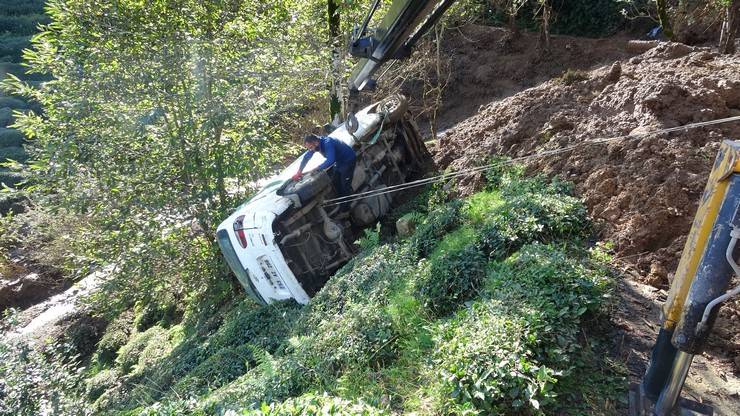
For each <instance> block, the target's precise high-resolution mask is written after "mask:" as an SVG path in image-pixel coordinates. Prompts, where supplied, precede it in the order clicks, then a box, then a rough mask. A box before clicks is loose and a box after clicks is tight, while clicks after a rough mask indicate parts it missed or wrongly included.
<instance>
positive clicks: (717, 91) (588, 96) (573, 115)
mask: <svg viewBox="0 0 740 416" xmlns="http://www.w3.org/2000/svg"><path fill="white" fill-rule="evenodd" d="M502 37H505V32H503V31H500V30H496V29H492V30H491V29H485V28H480V27H472V28H466V29H464V30H462V31H461V33H460V35H459V36H451V39H449V40H448V43H447V46H446V47H447V48H450V50H451V51H454V54H455V62H460V61H462V62H470V61H471V60H473V59H475V60H476V63H477V66H473V67H477V68H490V69H488V70H486V74H487V75H486V76H487V77H489V78H499V79H504V80H509V79H519V80H520V81H518V82H516V83H514V84H513V85H510V88H514V89H515V90H516V91H520V92H516V93H514V94H512V95H510V96H506V97H503V98H499V95H500V94H501V89H500V87H498V88H497V87H496V83H494V84H493V86H494V88H493V89H492V90H483V89H481V88H480V85H481V80H480V79H479V78H478V77H476V76H474V74H473V73H472V72H473V71H470V69H466V68H465V67H459V68H458V67H455V68H454V69H453V70H452V71H453V72H452V73H453V78H454V79H455V80H456V82H454V83H451V84H450V92H449V93H448V97H449V98H448V99H447V104H445V105H446V106H449V107H452V108H455V107H456V108H457V110H456V111H452V113H451V115H448V113H445V112H442V113H441V115H440V120H439V123H440V125H441V127H442V128H443V129H444V131H443V133H442V134H441V135H440V140H439V143H438V144H437V145H436V146H435V149H436V151H435V154H436V156H435V158H436V161H437V163H438V164H439V165H440V167H443V168H448V169H452V170H457V169H464V168H467V167H470V166H476V165H480V164H482V163H483V161H486V160H489V158H490V157H492V156H499V155H506V156H508V157H512V158H515V157H520V156H526V155H530V154H533V153H537V152H541V151H547V150H552V149H559V148H563V147H566V146H571V145H577V144H578V143H582V142H584V141H586V140H592V139H598V138H608V137H615V136H621V135H626V134H630V133H638V132H644V131H650V130H655V129H661V128H668V127H676V126H681V125H685V124H689V123H694V122H701V121H707V120H713V119H717V118H723V117H733V116H738V115H740V57H738V55H730V56H727V55H719V54H717V53H716V52H713V51H712V50H711V49H710V48H701V47H689V46H686V45H683V44H671V43H663V44H660V45H658V46H657V47H654V48H651V49H649V50H647V51H645V52H644V53H641V54H639V53H637V52H638V51H635V50H634V49H632V48H630V46H629V45H628V44H627V40H626V39H619V38H617V39H609V40H588V39H586V40H580V39H576V38H569V37H560V38H558V39H556V40H555V45H556V46H555V48H553V50H552V51H551V56H549V57H548V60H547V62H548V64H543V63H539V62H540V60H539V59H538V58H537V54H536V53H535V52H533V51H529V50H526V49H524V48H521V47H520V48H518V51H515V52H513V53H514V55H515V58H514V59H513V61H514V62H516V63H518V64H516V65H512V66H511V67H509V66H506V65H503V64H502V63H503V62H504V61H506V56H507V53H506V52H502V51H500V50H498V51H491V52H483V53H482V52H481V51H480V47H479V46H478V45H480V44H497V43H496V42H497V41H500V39H501V38H502ZM520 42H524V40H520ZM530 42H534V39H530ZM530 44H531V43H530ZM633 55H634V56H633ZM630 56H632V57H630ZM620 57H621V58H622V59H619V58H620ZM487 60H488V61H490V62H489V63H488V64H487V63H486V61H487ZM528 62H533V64H532V65H528V64H527V63H528ZM550 62H553V63H554V64H553V65H549V63H550ZM568 62H574V64H573V66H572V67H570V66H568V65H569V64H568ZM589 67H590V68H589ZM468 68H470V67H468ZM512 68H513V69H512ZM456 70H460V71H462V75H460V74H458V75H454V74H455V72H454V71H456ZM522 71H525V72H526V73H529V74H531V75H532V76H533V77H534V78H535V79H541V78H543V77H546V76H547V75H548V73H549V74H553V75H555V76H554V77H553V78H552V79H550V80H548V81H545V82H542V83H539V84H536V85H534V86H533V87H531V88H528V85H531V83H532V82H533V81H530V79H528V78H526V77H524V78H523V79H524V81H522V77H521V76H519V77H518V76H517V74H520V73H522ZM500 82H503V81H500ZM465 91H476V94H475V95H473V97H479V98H475V101H474V102H473V103H472V105H470V104H471V103H470V102H466V100H461V99H460V97H462V96H465V94H464V93H463V94H462V95H461V92H465ZM485 97H489V98H488V100H489V101H488V102H487V103H483V102H485V101H486V98H485ZM466 104H467V105H466ZM462 112H466V113H467V115H468V116H467V117H465V116H461V115H460V113H462ZM463 114H464V113H463ZM738 137H740V123H737V122H734V123H727V124H721V125H716V126H708V127H702V128H699V129H692V130H688V131H682V132H676V133H670V134H661V135H655V136H652V137H649V138H645V139H642V140H624V141H618V142H613V143H609V144H606V145H589V146H583V147H580V148H576V149H575V150H574V151H572V152H566V153H562V154H557V155H553V156H548V157H546V158H539V159H534V160H531V161H527V162H526V163H527V170H528V171H529V172H531V173H535V172H538V173H544V174H546V175H558V176H559V177H561V178H564V179H567V180H569V181H572V182H573V183H574V184H575V191H576V194H577V195H579V196H580V197H582V198H583V200H584V202H585V205H586V207H587V209H588V212H589V216H590V218H592V219H593V221H594V223H595V227H596V229H597V230H598V231H597V233H598V235H599V238H600V239H603V240H604V241H608V242H610V244H612V247H613V253H614V255H615V257H616V259H617V261H616V262H615V263H614V265H615V266H616V267H618V268H619V269H621V270H622V271H623V273H624V276H623V277H624V279H626V280H627V282H628V283H625V285H620V286H619V288H618V292H617V294H618V296H619V298H620V299H621V300H622V302H621V303H622V304H623V305H624V306H625V309H624V310H622V311H620V313H619V314H618V317H616V319H615V320H614V325H615V326H616V327H619V328H621V330H620V331H617V332H616V333H615V334H614V336H615V337H616V338H615V339H619V340H621V341H620V342H624V343H626V344H625V345H627V346H628V348H629V349H631V351H630V352H629V353H628V354H625V355H624V356H625V357H628V358H627V361H628V365H629V366H630V370H631V377H632V379H633V380H634V381H637V380H639V379H640V378H641V377H642V374H643V372H644V370H645V368H646V364H647V359H648V357H649V348H650V346H651V345H652V344H651V342H645V339H650V340H652V339H653V338H654V336H655V333H656V330H657V328H658V326H657V323H658V322H659V313H658V312H659V311H658V307H659V306H660V304H661V303H662V299H664V296H665V292H664V291H665V290H667V289H668V287H669V284H670V281H671V279H672V275H673V272H674V270H675V268H676V266H677V264H678V260H679V258H680V256H681V251H682V250H683V246H684V243H685V241H686V236H687V234H688V231H689V229H690V227H691V223H692V221H693V218H694V213H695V211H696V207H697V205H698V202H699V198H700V196H701V194H702V192H703V190H704V186H705V184H706V180H707V177H708V174H709V171H710V169H711V167H712V161H713V160H714V158H715V156H716V152H717V148H718V146H719V142H720V140H722V139H733V138H738ZM482 183H483V181H482V177H481V176H480V175H478V176H473V177H468V178H466V179H463V180H461V181H460V183H459V184H458V186H457V192H458V195H462V196H464V195H468V194H470V193H471V192H474V191H475V190H476V189H479V188H480V186H481V185H482ZM633 282H634V283H633ZM641 283H646V284H648V285H650V286H652V287H654V288H655V289H651V288H650V287H649V286H648V287H644V286H642V285H641ZM638 294H639V295H638ZM738 321H740V302H738V301H737V300H734V301H730V302H728V305H726V306H725V307H724V310H723V311H722V313H721V318H720V320H719V323H718V325H717V330H716V333H715V335H714V336H713V338H712V340H711V341H710V344H711V346H710V348H709V351H708V355H707V356H706V358H704V357H702V358H700V360H701V362H702V363H701V364H699V365H698V366H696V367H697V368H701V369H704V370H703V371H702V370H695V372H694V373H693V375H692V376H691V377H690V379H689V381H690V383H692V378H693V379H694V380H699V382H694V386H695V387H696V388H697V393H696V397H699V396H702V394H701V392H703V391H711V392H713V393H714V394H715V397H714V398H711V397H710V398H707V397H705V399H707V400H710V401H713V402H723V403H725V404H726V406H728V407H727V408H728V409H731V408H733V407H736V406H737V404H738V401H737V397H736V395H735V392H737V391H738V388H740V380H739V379H738V374H740V337H738V335H737V334H736V333H734V331H733V330H732V328H733V327H735V326H736V325H737V322H738ZM646 322H650V323H649V324H647V325H646V324H645V323H646ZM625 339H626V341H624V340H625ZM623 347H624V345H619V346H617V347H615V348H619V349H622V348H623ZM701 380H704V384H705V385H704V386H702V382H701ZM708 380H715V381H714V382H708ZM716 380H725V382H726V383H729V384H725V382H717V381H716ZM707 384H708V385H707Z"/></svg>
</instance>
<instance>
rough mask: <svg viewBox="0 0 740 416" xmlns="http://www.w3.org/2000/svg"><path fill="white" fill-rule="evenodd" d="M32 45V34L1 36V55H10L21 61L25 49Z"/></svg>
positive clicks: (14, 59)
mask: <svg viewBox="0 0 740 416" xmlns="http://www.w3.org/2000/svg"><path fill="white" fill-rule="evenodd" d="M29 46H31V36H0V55H6V56H10V57H11V60H12V61H15V62H19V61H20V60H21V57H22V56H23V49H25V48H28V47H29Z"/></svg>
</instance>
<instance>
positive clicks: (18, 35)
mask: <svg viewBox="0 0 740 416" xmlns="http://www.w3.org/2000/svg"><path fill="white" fill-rule="evenodd" d="M48 22H49V18H48V16H46V15H45V14H44V1H43V0H22V1H15V0H3V1H0V80H3V79H5V78H6V77H7V75H9V74H12V75H15V76H16V77H18V78H20V79H21V80H23V81H27V82H31V83H36V84H38V83H39V82H40V81H42V80H44V79H46V77H40V76H39V75H38V74H29V73H27V69H26V68H24V67H23V65H22V62H23V56H22V51H23V49H26V48H28V47H29V46H31V36H33V34H34V33H36V32H37V26H38V25H39V24H45V23H48ZM29 109H32V110H34V111H36V112H37V113H38V112H40V108H39V106H38V105H37V104H32V103H30V102H29V101H28V100H26V99H24V98H22V97H17V96H12V95H8V94H6V93H4V92H2V91H0V163H3V162H6V161H7V160H8V159H11V160H14V161H17V162H21V163H24V162H25V161H26V160H27V159H28V154H27V153H26V151H25V149H24V148H23V145H24V144H25V143H26V141H25V137H24V136H23V133H21V132H20V131H18V130H16V129H14V128H9V126H10V125H12V124H13V123H14V116H13V112H14V111H25V110H29ZM23 180H24V176H23V175H22V174H21V173H18V172H15V171H11V170H10V169H8V168H5V167H0V189H3V186H9V187H15V186H16V185H17V184H18V183H19V182H21V181H23ZM21 200H22V199H21V198H20V197H18V196H9V195H3V194H0V215H4V214H5V213H7V212H8V211H9V210H11V209H12V210H14V211H16V212H19V211H21V209H22V207H21V204H20V202H21Z"/></svg>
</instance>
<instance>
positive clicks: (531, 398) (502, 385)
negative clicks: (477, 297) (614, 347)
mask: <svg viewBox="0 0 740 416" xmlns="http://www.w3.org/2000/svg"><path fill="white" fill-rule="evenodd" d="M527 325H528V322H527V320H526V319H524V318H523V317H518V316H510V314H508V313H507V312H506V309H505V307H503V306H501V305H500V304H499V303H498V302H496V301H486V302H476V303H474V304H473V305H472V307H471V309H470V310H469V311H465V313H463V314H461V315H460V316H459V317H458V318H456V319H454V320H452V321H450V322H449V323H447V324H445V325H443V326H442V328H441V329H440V332H439V335H438V337H439V338H438V339H437V343H438V347H437V351H438V353H437V354H435V357H434V360H435V362H434V363H435V367H436V368H437V370H438V371H440V372H441V383H440V384H441V385H442V391H441V392H440V393H439V394H438V396H437V397H436V403H435V404H436V406H438V407H439V408H440V409H439V410H440V411H441V412H442V413H445V414H466V413H467V412H469V414H481V413H482V414H496V415H515V414H532V413H539V412H538V410H539V408H540V406H542V405H547V404H549V402H551V401H552V400H553V399H554V394H553V392H552V383H553V382H554V381H556V380H555V379H554V377H553V376H555V375H557V372H556V371H554V370H553V369H552V368H549V367H547V366H544V365H542V364H540V363H538V362H537V361H536V359H535V358H536V357H535V355H536V353H535V351H534V350H533V349H532V343H533V341H534V337H536V334H533V333H532V332H531V331H530V330H529V329H528V328H527Z"/></svg>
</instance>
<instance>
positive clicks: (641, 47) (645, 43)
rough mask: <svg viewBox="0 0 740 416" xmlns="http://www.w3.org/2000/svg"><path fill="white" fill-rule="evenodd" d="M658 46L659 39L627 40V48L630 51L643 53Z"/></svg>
mask: <svg viewBox="0 0 740 416" xmlns="http://www.w3.org/2000/svg"><path fill="white" fill-rule="evenodd" d="M656 46H658V41H657V40H631V41H629V42H627V45H626V46H625V49H627V52H630V53H643V52H647V51H649V50H650V49H653V48H654V47H656Z"/></svg>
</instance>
